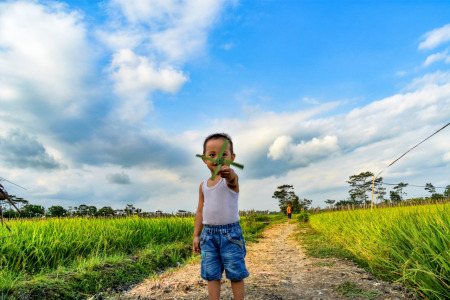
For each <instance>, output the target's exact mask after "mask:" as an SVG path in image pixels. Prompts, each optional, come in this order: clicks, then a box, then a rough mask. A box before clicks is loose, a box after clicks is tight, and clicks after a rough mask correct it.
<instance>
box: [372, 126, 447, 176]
mask: <svg viewBox="0 0 450 300" xmlns="http://www.w3.org/2000/svg"><path fill="white" fill-rule="evenodd" d="M448 125H450V123H447V125H444V126H443V127H441V128H440V129H439V130H437V131H436V132H435V133H433V134H432V135H430V136H429V137H427V138H426V139H424V140H423V141H421V142H420V143H418V144H417V145H415V146H414V147H412V148H411V149H409V150H408V151H406V152H405V153H403V154H402V155H401V156H400V157H399V158H397V159H396V160H394V161H393V162H391V163H390V164H389V165H388V166H387V167H386V168H384V169H383V170H382V171H381V172H380V173H378V175H377V176H376V177H375V178H378V176H380V174H381V173H383V172H384V171H385V170H386V169H387V168H389V167H390V166H392V165H393V164H394V163H396V162H397V161H398V160H400V159H401V158H402V157H403V156H405V155H406V154H408V153H409V152H410V151H411V150H413V149H414V148H416V147H417V146H419V145H420V144H422V143H423V142H425V141H426V140H428V139H429V138H431V137H432V136H433V135H435V134H436V133H438V132H439V131H441V130H443V129H444V128H445V127H447V126H448Z"/></svg>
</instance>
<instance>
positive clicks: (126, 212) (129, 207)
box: [124, 204, 136, 216]
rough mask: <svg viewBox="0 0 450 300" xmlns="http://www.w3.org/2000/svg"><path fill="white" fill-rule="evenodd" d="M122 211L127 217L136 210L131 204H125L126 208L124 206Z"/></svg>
mask: <svg viewBox="0 0 450 300" xmlns="http://www.w3.org/2000/svg"><path fill="white" fill-rule="evenodd" d="M124 211H125V214H126V215H127V216H130V215H134V214H136V208H135V207H134V205H133V204H127V206H125V209H124Z"/></svg>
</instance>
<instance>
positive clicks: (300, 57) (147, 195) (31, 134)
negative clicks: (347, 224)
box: [0, 0, 450, 211]
mask: <svg viewBox="0 0 450 300" xmlns="http://www.w3.org/2000/svg"><path fill="white" fill-rule="evenodd" d="M449 8H450V4H448V2H446V1H238V0H232V1H225V0H222V1H216V0H214V1H207V0H197V1H176V0H173V1H168V0H165V1H141V0H136V1H125V0H110V1H102V2H94V1H67V2H62V1H1V2H0V105H1V109H0V176H2V177H5V178H7V179H9V180H11V181H13V182H16V183H18V184H20V185H22V186H25V187H27V190H26V191H23V190H20V189H17V188H16V187H14V186H12V185H7V184H5V186H6V187H7V189H8V190H9V191H10V192H11V193H12V194H17V195H18V196H22V197H24V198H26V199H28V200H30V201H31V202H32V203H36V204H41V205H44V206H46V207H49V206H51V205H57V204H58V205H63V206H65V207H67V206H77V205H80V204H88V205H96V206H97V207H102V206H105V205H109V206H112V207H113V208H123V207H124V206H125V204H127V203H133V204H135V205H136V206H138V207H140V208H143V209H144V210H147V211H154V210H157V209H160V210H163V211H176V210H178V209H187V210H193V209H195V207H196V204H197V201H198V185H199V183H200V182H201V181H202V180H203V179H204V178H206V177H207V176H208V170H207V169H206V167H205V166H204V165H203V164H202V162H201V161H200V160H199V159H196V158H195V154H196V153H200V152H201V150H202V149H201V146H202V142H203V139H204V137H205V136H207V135H208V134H210V133H212V132H218V131H219V132H222V131H225V132H228V133H230V134H231V135H232V137H233V139H234V142H235V151H236V154H237V157H236V161H238V162H240V163H243V164H244V165H245V170H244V171H240V170H238V171H237V172H238V174H239V176H240V181H241V196H240V208H241V209H270V210H276V209H277V203H276V201H275V200H274V199H272V198H271V196H272V194H273V192H274V190H275V189H276V187H277V186H279V185H282V184H292V185H294V188H295V191H296V193H297V194H298V195H299V196H300V197H301V198H309V199H312V200H313V205H315V206H317V205H321V206H324V202H323V201H324V200H326V199H336V200H342V199H345V198H346V197H347V196H348V193H347V191H348V189H349V188H348V184H347V183H346V182H345V181H346V180H348V177H349V176H350V175H353V174H357V173H360V172H362V171H367V170H368V171H372V172H374V173H376V174H377V173H378V172H379V171H381V170H382V169H384V168H385V167H386V166H387V165H388V164H389V163H390V162H391V161H393V160H394V159H395V158H397V157H398V156H399V155H401V154H402V153H403V152H405V151H406V150H408V149H409V148H410V147H411V146H413V145H415V144H416V143H418V142H419V141H420V140H422V139H424V138H425V137H427V136H428V135H430V134H431V133H433V132H434V131H436V130H437V129H439V128H440V127H442V126H443V125H445V124H446V123H448V122H449V120H450V100H449V99H450V72H449V70H448V67H449V63H450V54H449V45H450V21H449V20H448V14H447V13H446V12H448V10H449ZM449 137H450V131H449V130H448V129H446V130H444V131H442V132H441V133H439V134H438V135H436V136H435V137H433V138H432V139H430V141H428V142H427V143H425V144H423V145H421V146H420V147H418V148H417V149H415V150H414V151H413V152H411V153H410V154H408V156H406V157H405V158H403V159H402V160H401V161H399V162H398V163H396V164H395V165H394V166H392V167H391V168H389V169H388V170H387V171H385V172H384V173H383V176H384V177H385V181H386V182H391V183H392V182H393V183H398V182H400V181H403V182H408V183H410V184H413V185H425V183H427V182H431V183H433V184H434V185H436V186H446V185H447V184H450V178H449V172H448V169H449V165H450V142H448V140H449ZM388 190H389V187H388ZM405 191H406V192H407V193H408V196H425V195H426V194H427V192H426V191H425V190H424V189H422V188H413V187H409V188H407V189H406V190H405ZM438 191H439V190H438Z"/></svg>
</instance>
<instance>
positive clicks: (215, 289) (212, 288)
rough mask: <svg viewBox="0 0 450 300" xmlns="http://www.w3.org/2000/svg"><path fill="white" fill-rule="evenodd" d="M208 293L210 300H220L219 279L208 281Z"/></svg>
mask: <svg viewBox="0 0 450 300" xmlns="http://www.w3.org/2000/svg"><path fill="white" fill-rule="evenodd" d="M208 293H209V299H210V300H219V299H220V279H219V280H211V281H208Z"/></svg>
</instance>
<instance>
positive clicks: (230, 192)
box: [193, 133, 249, 300]
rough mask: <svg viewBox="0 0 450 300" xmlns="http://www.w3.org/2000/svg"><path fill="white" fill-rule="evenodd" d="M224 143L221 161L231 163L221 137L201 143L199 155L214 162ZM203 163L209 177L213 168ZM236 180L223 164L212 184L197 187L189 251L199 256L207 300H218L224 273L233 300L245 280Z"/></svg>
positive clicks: (229, 148) (208, 181) (241, 294)
mask: <svg viewBox="0 0 450 300" xmlns="http://www.w3.org/2000/svg"><path fill="white" fill-rule="evenodd" d="M225 140H228V141H229V143H228V146H227V148H226V149H225V152H224V153H223V158H225V159H228V160H231V161H234V158H235V156H236V155H235V154H234V153H233V142H232V141H231V138H230V137H229V136H228V135H227V134H225V133H216V134H212V135H210V136H208V137H207V138H206V139H205V142H204V143H203V155H205V156H208V157H211V158H213V159H216V158H217V156H218V154H219V152H220V148H221V147H222V145H223V142H224V141H225ZM203 162H204V163H205V164H206V166H207V167H208V169H209V170H210V171H211V175H212V174H213V173H214V171H215V169H216V167H217V164H215V163H214V162H212V161H209V160H206V159H203ZM238 180H239V179H238V176H237V175H236V173H235V172H234V171H233V169H231V168H230V166H228V165H226V164H223V165H222V167H221V168H220V171H219V173H218V174H217V176H216V178H215V179H214V181H212V180H211V179H206V180H205V181H203V182H202V183H201V184H200V190H199V201H198V208H197V213H196V215H195V229H194V241H193V251H194V253H195V254H200V253H201V258H202V264H201V277H202V278H203V279H205V280H207V281H208V292H209V298H210V299H214V300H216V299H220V279H221V278H222V273H223V271H224V270H225V274H226V277H227V278H228V279H229V280H230V281H231V287H232V289H233V295H234V299H244V278H246V277H248V276H249V273H248V271H247V269H246V267H245V260H244V257H245V254H246V250H245V242H244V237H243V236H242V230H241V227H240V226H239V211H238V197H239V181H238ZM202 228H203V230H202ZM200 251H201V252H200Z"/></svg>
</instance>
